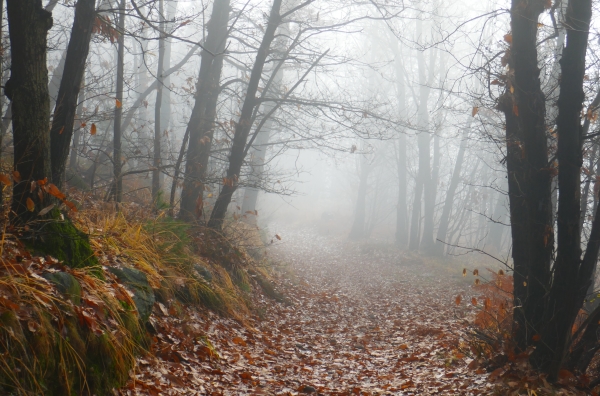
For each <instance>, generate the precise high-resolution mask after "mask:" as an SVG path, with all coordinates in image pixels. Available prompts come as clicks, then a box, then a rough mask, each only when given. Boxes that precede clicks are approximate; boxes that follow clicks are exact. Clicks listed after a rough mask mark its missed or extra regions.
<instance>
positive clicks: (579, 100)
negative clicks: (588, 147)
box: [531, 0, 600, 378]
mask: <svg viewBox="0 0 600 396" xmlns="http://www.w3.org/2000/svg"><path fill="white" fill-rule="evenodd" d="M591 15H592V2H591V0H571V1H570V2H569V6H568V8H567V16H566V26H567V44H566V46H565V48H564V50H563V56H562V58H561V60H560V64H561V81H560V94H559V98H558V103H557V104H558V117H557V123H556V125H557V132H558V151H557V158H558V162H559V170H558V188H559V192H560V194H559V197H558V221H557V231H558V238H557V255H556V261H555V263H554V279H553V282H552V287H551V289H550V293H549V298H548V305H547V308H546V323H545V326H544V328H543V331H541V334H542V342H540V344H539V345H538V347H537V348H536V350H535V351H534V353H533V354H532V356H531V360H532V362H533V363H534V365H535V366H537V367H539V368H541V369H542V370H544V371H546V372H547V373H548V374H549V375H550V377H551V378H556V377H557V375H558V371H559V370H560V369H561V367H562V363H563V360H564V358H565V355H566V352H567V348H568V345H569V343H570V336H571V333H570V332H571V328H572V325H573V323H574V321H575V318H576V316H577V313H578V312H579V309H580V308H581V307H582V305H583V302H584V299H585V295H586V292H587V287H588V285H589V282H590V276H591V274H592V269H593V265H594V263H595V261H596V260H597V257H598V247H597V246H596V245H597V244H598V241H597V240H596V239H598V238H600V230H599V229H597V230H592V235H591V236H590V242H589V243H588V248H587V250H586V255H585V257H584V260H583V261H581V239H580V233H579V216H580V214H581V213H580V212H581V208H580V198H581V196H580V194H581V190H580V187H581V182H580V174H581V166H582V164H583V158H582V152H581V150H582V126H581V110H582V108H583V100H584V98H585V94H584V91H583V81H584V74H585V55H586V51H587V42H588V35H589V34H588V31H589V27H590V20H591ZM594 226H597V224H594ZM596 228H598V227H596ZM594 234H598V235H594ZM590 255H591V256H590ZM588 256H590V257H588ZM540 330H542V329H540Z"/></svg>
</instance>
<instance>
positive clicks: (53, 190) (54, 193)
mask: <svg viewBox="0 0 600 396" xmlns="http://www.w3.org/2000/svg"><path fill="white" fill-rule="evenodd" d="M47 192H48V194H50V195H52V196H53V197H56V198H58V199H60V200H61V201H63V200H65V199H66V198H67V196H66V195H65V194H63V193H62V192H61V191H60V190H59V189H58V187H56V186H55V185H54V184H52V183H50V184H48V189H47Z"/></svg>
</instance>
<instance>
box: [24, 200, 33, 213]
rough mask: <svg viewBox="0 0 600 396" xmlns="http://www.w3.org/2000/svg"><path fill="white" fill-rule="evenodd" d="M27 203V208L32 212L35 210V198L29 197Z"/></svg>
mask: <svg viewBox="0 0 600 396" xmlns="http://www.w3.org/2000/svg"><path fill="white" fill-rule="evenodd" d="M25 205H26V206H27V210H28V211H30V212H33V211H34V210H35V203H34V202H33V200H32V199H31V198H29V197H27V200H26V201H25Z"/></svg>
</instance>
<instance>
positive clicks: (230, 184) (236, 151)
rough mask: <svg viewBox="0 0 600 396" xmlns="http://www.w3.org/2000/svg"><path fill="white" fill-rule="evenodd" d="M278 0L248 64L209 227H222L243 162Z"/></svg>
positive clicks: (276, 20)
mask: <svg viewBox="0 0 600 396" xmlns="http://www.w3.org/2000/svg"><path fill="white" fill-rule="evenodd" d="M281 2H282V0H274V1H273V6H272V7H271V14H270V15H269V22H268V24H267V28H266V29H265V34H264V36H263V39H262V42H261V43H260V47H259V48H258V53H257V54H256V60H255V61H254V66H253V67H252V72H251V74H250V81H248V89H247V91H246V98H245V99H244V104H243V105H242V111H241V115H240V118H239V120H238V122H237V123H236V125H235V134H234V137H233V144H232V146H231V154H230V156H229V167H228V169H227V175H226V177H225V178H224V183H223V187H222V188H221V191H220V193H219V196H218V197H217V201H216V202H215V207H214V208H213V211H212V213H211V215H210V220H209V222H208V225H209V227H211V228H214V229H217V230H220V229H221V228H222V227H223V220H224V219H225V214H226V213H227V207H228V206H229V203H230V202H231V198H232V197H233V193H234V192H235V190H236V189H237V186H238V178H239V176H240V171H241V170H242V165H243V163H244V151H245V149H246V143H247V140H248V135H249V134H250V129H251V128H252V114H253V112H254V108H255V106H256V105H257V103H256V92H257V91H258V84H259V83H260V80H261V77H262V71H263V68H264V65H265V61H266V60H267V56H268V55H269V49H270V48H271V42H272V41H273V39H274V38H275V32H276V30H277V27H278V26H279V24H280V23H281V15H280V13H279V11H280V9H281Z"/></svg>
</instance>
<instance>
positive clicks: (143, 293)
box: [109, 267, 155, 322]
mask: <svg viewBox="0 0 600 396" xmlns="http://www.w3.org/2000/svg"><path fill="white" fill-rule="evenodd" d="M109 270H110V272H112V273H113V274H115V276H116V277H117V279H119V281H121V282H122V283H123V284H124V285H125V286H127V287H128V288H129V289H130V290H131V292H132V293H133V302H134V303H135V306H136V308H137V311H138V313H139V315H140V319H141V320H142V322H146V321H147V320H148V318H149V317H150V314H151V313H152V307H153V306H154V301H155V297H154V290H152V287H150V283H149V282H148V276H147V275H146V274H145V273H144V272H142V271H138V270H136V269H133V268H127V267H125V268H114V267H112V268H109Z"/></svg>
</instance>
